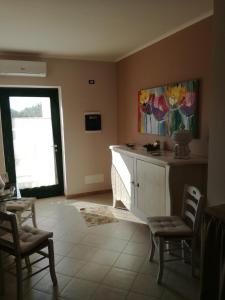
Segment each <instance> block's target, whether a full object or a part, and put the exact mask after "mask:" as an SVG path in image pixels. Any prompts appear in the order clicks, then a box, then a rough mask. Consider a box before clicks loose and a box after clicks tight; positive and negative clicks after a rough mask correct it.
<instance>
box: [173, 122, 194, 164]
mask: <svg viewBox="0 0 225 300" xmlns="http://www.w3.org/2000/svg"><path fill="white" fill-rule="evenodd" d="M172 138H173V140H174V141H175V146H174V157H175V158H178V159H188V158H190V153H191V151H190V148H189V143H190V141H191V140H192V135H191V132H190V131H189V130H185V127H184V125H183V124H182V125H181V126H180V129H179V130H177V131H175V132H174V133H173V135H172Z"/></svg>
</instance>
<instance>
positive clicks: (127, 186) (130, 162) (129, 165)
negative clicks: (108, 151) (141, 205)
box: [112, 151, 134, 209]
mask: <svg viewBox="0 0 225 300" xmlns="http://www.w3.org/2000/svg"><path fill="white" fill-rule="evenodd" d="M112 163H113V168H114V171H113V172H114V178H115V179H114V189H115V192H114V194H115V195H114V196H115V198H116V200H121V201H122V202H123V204H124V205H125V206H126V207H127V208H128V209H132V206H133V201H132V199H133V197H134V184H133V182H134V159H133V158H132V157H130V156H128V155H124V154H121V153H118V152H114V151H113V152H112Z"/></svg>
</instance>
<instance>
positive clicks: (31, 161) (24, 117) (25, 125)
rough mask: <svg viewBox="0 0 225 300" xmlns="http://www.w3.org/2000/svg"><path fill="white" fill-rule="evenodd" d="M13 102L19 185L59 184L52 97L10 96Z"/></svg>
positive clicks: (30, 186)
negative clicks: (51, 104)
mask: <svg viewBox="0 0 225 300" xmlns="http://www.w3.org/2000/svg"><path fill="white" fill-rule="evenodd" d="M9 102H10V111H11V118H12V133H13V148H14V155H15V168H16V182H17V185H18V187H19V188H20V189H21V188H22V189H23V188H34V187H40V186H48V185H53V184H56V183H57V181H58V179H57V170H56V166H55V151H57V149H56V148H55V147H54V141H53V134H52V120H51V106H50V99H49V98H44V97H10V98H9ZM43 171H44V172H43Z"/></svg>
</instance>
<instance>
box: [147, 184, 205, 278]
mask: <svg viewBox="0 0 225 300" xmlns="http://www.w3.org/2000/svg"><path fill="white" fill-rule="evenodd" d="M202 207H203V196H202V195H201V193H200V191H199V190H198V189H197V188H196V187H193V186H188V185H185V187H184V194H183V209H182V216H181V217H178V216H165V217H164V216H162V217H149V218H148V225H149V229H150V239H151V250H150V257H149V260H150V261H152V260H153V257H154V253H155V248H157V250H158V252H159V272H158V276H157V283H161V280H162V276H163V268H164V263H165V262H169V261H175V260H179V259H183V260H185V257H184V256H185V253H184V249H185V247H188V248H189V249H190V252H191V263H192V275H194V269H195V252H196V241H197V237H198V229H199V221H200V218H199V216H200V214H201V211H202ZM174 243H176V244H178V245H181V247H180V249H181V254H182V255H181V257H176V258H172V259H167V260H165V259H164V252H166V251H168V252H169V253H171V251H174V250H177V248H176V249H173V246H172V247H171V245H174Z"/></svg>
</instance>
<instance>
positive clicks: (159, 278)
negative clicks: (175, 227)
mask: <svg viewBox="0 0 225 300" xmlns="http://www.w3.org/2000/svg"><path fill="white" fill-rule="evenodd" d="M163 268H164V238H163V237H160V238H159V273H158V276H157V283H158V284H160V283H161V281H162V276H163Z"/></svg>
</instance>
